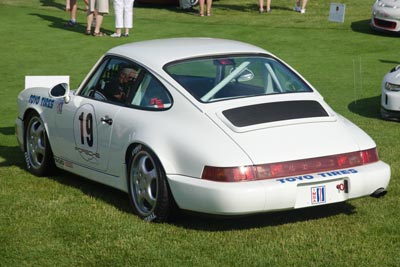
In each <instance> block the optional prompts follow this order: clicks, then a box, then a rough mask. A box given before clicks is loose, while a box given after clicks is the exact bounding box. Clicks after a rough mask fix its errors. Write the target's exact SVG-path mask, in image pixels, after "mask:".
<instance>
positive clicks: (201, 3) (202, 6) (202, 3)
mask: <svg viewBox="0 0 400 267" xmlns="http://www.w3.org/2000/svg"><path fill="white" fill-rule="evenodd" d="M204 1H205V0H199V6H200V12H199V15H200V16H204Z"/></svg>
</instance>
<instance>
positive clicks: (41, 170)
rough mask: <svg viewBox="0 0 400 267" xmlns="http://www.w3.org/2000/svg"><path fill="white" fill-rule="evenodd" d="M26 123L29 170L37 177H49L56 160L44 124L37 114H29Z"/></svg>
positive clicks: (26, 158) (26, 150)
mask: <svg viewBox="0 0 400 267" xmlns="http://www.w3.org/2000/svg"><path fill="white" fill-rule="evenodd" d="M25 121H26V123H25V160H26V165H27V168H28V170H29V171H30V172H31V173H32V174H34V175H36V176H44V175H47V174H49V173H50V172H51V171H52V170H53V169H54V159H53V153H52V151H51V148H50V144H49V140H48V138H47V133H46V128H45V127H44V123H43V121H42V119H41V118H40V116H39V114H37V113H36V112H33V113H31V114H29V115H28V117H27V119H26V120H25Z"/></svg>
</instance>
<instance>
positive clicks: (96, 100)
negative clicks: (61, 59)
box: [53, 58, 139, 171]
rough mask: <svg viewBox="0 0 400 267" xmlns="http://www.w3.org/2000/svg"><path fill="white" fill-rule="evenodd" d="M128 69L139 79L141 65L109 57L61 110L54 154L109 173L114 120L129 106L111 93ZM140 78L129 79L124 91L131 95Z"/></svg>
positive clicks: (67, 161)
mask: <svg viewBox="0 0 400 267" xmlns="http://www.w3.org/2000/svg"><path fill="white" fill-rule="evenodd" d="M126 68H129V69H133V70H135V72H130V73H132V75H133V73H135V75H136V77H137V75H138V73H139V70H138V68H137V66H133V65H132V64H130V63H129V62H127V61H126V60H123V59H118V58H105V59H104V60H103V61H102V62H101V63H100V64H99V66H98V68H97V69H96V70H95V71H93V73H92V75H91V77H90V78H89V79H88V80H87V82H86V84H85V85H84V86H83V87H82V89H81V90H80V91H79V92H77V94H76V95H73V96H72V97H71V100H70V102H68V103H65V104H63V105H62V106H61V107H58V108H57V110H58V112H57V115H56V119H55V122H56V129H57V136H58V140H57V142H55V145H54V147H53V151H54V155H55V156H56V157H58V158H60V159H62V160H63V162H64V164H79V165H81V166H84V167H87V168H90V169H94V170H98V171H107V169H108V162H109V151H110V144H111V137H112V132H113V127H114V119H115V118H116V116H117V114H118V112H119V111H120V110H121V109H122V107H124V106H125V105H126V100H125V99H120V100H118V99H114V98H113V99H112V100H110V98H107V95H110V94H109V92H107V90H111V89H110V88H111V87H112V86H113V89H115V86H119V85H114V82H115V81H116V80H118V77H119V76H120V75H121V73H123V72H124V69H126ZM136 77H133V76H132V77H127V78H126V79H125V81H126V83H127V84H126V86H125V85H124V86H123V88H122V87H121V88H120V89H121V90H122V89H124V90H127V92H124V95H126V96H128V95H129V94H130V90H133V89H132V88H133V87H134V86H135V78H136ZM128 78H132V79H128ZM110 84H111V85H110ZM109 85H110V86H111V87H110V86H109ZM113 91H115V90H113Z"/></svg>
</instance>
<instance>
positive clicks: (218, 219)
mask: <svg viewBox="0 0 400 267" xmlns="http://www.w3.org/2000/svg"><path fill="white" fill-rule="evenodd" d="M49 179H52V180H54V181H56V182H58V183H60V184H63V185H65V186H70V187H73V188H77V189H79V190H80V191H81V192H82V193H83V194H85V195H88V196H90V197H92V198H94V199H97V200H100V201H103V202H105V203H107V204H109V205H112V206H114V207H115V208H116V209H118V210H120V211H121V212H124V213H130V214H131V215H132V216H136V215H134V213H133V208H132V207H131V206H130V202H129V197H128V194H126V193H125V192H122V191H120V190H117V189H113V188H111V187H108V186H106V185H102V184H100V183H97V182H94V181H91V180H88V179H86V178H83V177H80V176H77V175H74V174H70V173H68V172H65V171H58V174H57V175H55V176H51V177H49ZM354 209H355V208H354V206H352V205H351V204H349V203H346V202H344V203H337V204H331V205H325V206H316V207H312V208H304V209H298V210H289V211H280V212H272V213H264V214H256V215H246V216H211V215H206V214H199V213H193V212H187V211H178V212H177V213H176V214H175V215H174V217H173V219H172V220H171V221H170V222H169V224H170V225H174V226H177V227H181V228H185V229H192V230H201V231H231V230H241V229H251V228H260V227H270V226H279V225H284V224H290V223H296V222H301V221H310V220H318V219H322V218H327V217H331V216H336V215H340V214H345V215H351V214H354V213H355V211H354Z"/></svg>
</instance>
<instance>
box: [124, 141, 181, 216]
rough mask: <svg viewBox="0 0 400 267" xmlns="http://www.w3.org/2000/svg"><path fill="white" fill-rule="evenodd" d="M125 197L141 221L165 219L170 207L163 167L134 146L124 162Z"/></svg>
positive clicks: (171, 199) (144, 150) (169, 194)
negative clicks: (127, 192)
mask: <svg viewBox="0 0 400 267" xmlns="http://www.w3.org/2000/svg"><path fill="white" fill-rule="evenodd" d="M128 188H129V198H130V201H131V204H132V206H133V209H134V212H135V214H136V215H138V216H139V217H140V218H142V219H143V220H145V221H154V222H167V221H168V220H169V219H170V218H171V214H172V211H173V209H174V205H173V203H174V202H173V201H174V200H173V197H172V194H171V192H170V190H169V187H168V182H167V179H166V175H165V172H164V169H163V167H162V166H161V163H160V161H159V159H158V158H157V157H156V155H155V154H154V153H153V152H152V151H151V150H150V149H148V148H147V147H145V146H143V145H138V146H136V147H135V148H134V149H133V151H132V155H131V157H130V159H129V165H128Z"/></svg>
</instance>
